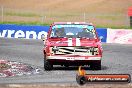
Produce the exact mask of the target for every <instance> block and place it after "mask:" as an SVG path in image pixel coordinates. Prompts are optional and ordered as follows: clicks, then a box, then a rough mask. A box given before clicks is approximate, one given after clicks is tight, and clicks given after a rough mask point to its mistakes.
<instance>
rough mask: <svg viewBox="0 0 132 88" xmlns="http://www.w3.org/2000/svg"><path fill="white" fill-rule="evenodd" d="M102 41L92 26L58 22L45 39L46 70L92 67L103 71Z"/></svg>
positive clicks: (83, 23)
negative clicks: (55, 66) (82, 66)
mask: <svg viewBox="0 0 132 88" xmlns="http://www.w3.org/2000/svg"><path fill="white" fill-rule="evenodd" d="M102 51H103V50H102V46H101V41H100V39H99V38H98V36H97V33H96V29H95V27H94V26H93V25H92V24H89V23H85V22H56V23H53V24H52V25H51V26H50V29H49V31H48V35H47V37H46V38H45V39H44V49H43V53H44V69H45V70H52V69H53V66H54V65H61V66H63V65H64V66H66V67H68V66H79V65H90V68H91V69H93V70H100V69H101V58H102Z"/></svg>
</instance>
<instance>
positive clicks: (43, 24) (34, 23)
mask: <svg viewBox="0 0 132 88" xmlns="http://www.w3.org/2000/svg"><path fill="white" fill-rule="evenodd" d="M0 24H16V25H41V26H49V25H50V24H51V23H40V22H0ZM95 26H96V28H112V29H132V27H128V26H113V25H95Z"/></svg>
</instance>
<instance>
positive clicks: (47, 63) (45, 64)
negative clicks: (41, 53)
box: [44, 59, 53, 71]
mask: <svg viewBox="0 0 132 88" xmlns="http://www.w3.org/2000/svg"><path fill="white" fill-rule="evenodd" d="M44 69H45V70H47V71H50V70H52V69H53V65H52V64H51V63H50V62H49V61H48V60H46V59H44Z"/></svg>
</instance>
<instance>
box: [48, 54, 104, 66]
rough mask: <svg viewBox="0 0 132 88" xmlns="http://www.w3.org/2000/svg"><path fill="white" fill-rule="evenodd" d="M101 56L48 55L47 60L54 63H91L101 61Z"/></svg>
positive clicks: (74, 64) (73, 64)
mask: <svg viewBox="0 0 132 88" xmlns="http://www.w3.org/2000/svg"><path fill="white" fill-rule="evenodd" d="M101 58H102V57H101V56H98V57H88V56H87V57H60V56H48V57H47V60H48V61H49V62H50V63H51V64H53V65H72V66H76V65H78V66H79V65H90V64H91V63H93V62H94V63H95V62H99V61H101Z"/></svg>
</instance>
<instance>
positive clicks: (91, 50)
mask: <svg viewBox="0 0 132 88" xmlns="http://www.w3.org/2000/svg"><path fill="white" fill-rule="evenodd" d="M90 52H91V53H92V55H98V54H99V52H98V47H91V48H90Z"/></svg>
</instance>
